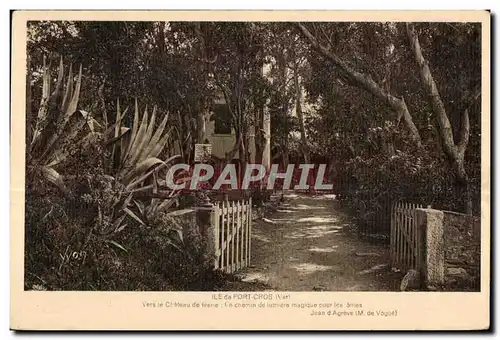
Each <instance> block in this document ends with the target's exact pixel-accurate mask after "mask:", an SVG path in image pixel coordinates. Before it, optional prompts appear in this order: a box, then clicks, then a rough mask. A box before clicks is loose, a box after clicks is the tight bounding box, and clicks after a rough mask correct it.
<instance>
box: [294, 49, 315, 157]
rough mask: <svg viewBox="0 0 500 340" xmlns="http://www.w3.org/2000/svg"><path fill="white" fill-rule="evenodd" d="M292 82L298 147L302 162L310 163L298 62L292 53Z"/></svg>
mask: <svg viewBox="0 0 500 340" xmlns="http://www.w3.org/2000/svg"><path fill="white" fill-rule="evenodd" d="M293 65H294V66H293V82H294V86H295V112H296V113H297V118H298V119H299V127H300V148H301V150H302V155H303V156H304V163H306V164H310V163H311V151H310V149H309V144H308V143H307V135H306V128H305V123H304V113H303V112H302V87H301V86H300V80H299V63H298V61H297V56H296V55H294V61H293Z"/></svg>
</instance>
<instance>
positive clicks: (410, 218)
mask: <svg viewBox="0 0 500 340" xmlns="http://www.w3.org/2000/svg"><path fill="white" fill-rule="evenodd" d="M418 208H422V205H420V204H413V203H403V202H395V203H393V205H392V209H391V249H390V256H391V267H392V268H393V269H397V270H401V271H402V272H407V271H408V270H410V269H417V270H418V269H420V267H421V256H422V254H423V243H422V242H421V230H419V228H418V223H417V219H416V215H417V214H416V209H418Z"/></svg>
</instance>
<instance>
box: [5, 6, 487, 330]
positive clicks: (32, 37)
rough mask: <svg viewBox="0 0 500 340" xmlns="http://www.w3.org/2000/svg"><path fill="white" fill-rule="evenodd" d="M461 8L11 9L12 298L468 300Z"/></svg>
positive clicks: (476, 65)
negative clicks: (15, 256) (15, 66)
mask: <svg viewBox="0 0 500 340" xmlns="http://www.w3.org/2000/svg"><path fill="white" fill-rule="evenodd" d="M477 13H480V14H482V16H481V15H480V16H479V18H480V19H479V20H434V21H432V20H421V19H419V20H401V19H397V20H359V17H358V19H356V20H349V16H348V15H347V16H346V17H345V18H344V20H314V19H308V18H306V17H305V16H304V15H303V16H302V17H301V18H302V20H290V19H288V20H279V21H277V20H265V17H264V19H263V20H209V19H210V18H207V20H199V19H198V20H191V19H186V20H161V18H160V20H156V19H153V18H152V19H150V20H147V19H144V18H145V17H142V18H141V19H140V20H137V19H136V20H134V19H133V16H132V15H130V16H128V17H127V19H125V20H118V19H117V20H114V19H113V15H112V14H111V12H109V13H108V14H107V15H108V17H107V18H108V20H98V19H97V18H96V20H90V19H88V20H87V19H86V20H79V19H74V20H73V19H71V18H69V17H68V19H62V18H63V16H60V15H59V16H58V17H57V18H56V19H54V20H45V19H44V18H43V17H40V18H36V20H32V19H29V18H28V19H27V20H26V21H25V23H24V24H23V25H25V27H24V28H23V30H24V31H23V32H25V44H24V46H23V47H21V48H20V50H21V51H25V55H23V56H22V60H25V64H24V65H23V66H22V69H24V70H25V73H24V74H21V73H16V74H15V75H14V77H17V78H18V79H19V82H21V81H24V83H23V84H24V89H25V91H24V98H25V101H24V103H25V105H24V106H23V107H21V108H20V110H22V109H23V108H24V112H20V111H19V112H17V111H16V112H13V115H12V119H13V120H15V119H18V118H19V119H21V121H22V120H23V119H24V122H25V123H24V125H23V126H22V127H21V129H22V130H23V132H22V133H24V135H23V138H24V140H23V141H22V143H24V144H23V145H17V147H19V148H20V149H19V150H23V151H22V152H20V153H19V154H20V156H19V157H21V156H23V157H24V159H23V160H22V162H24V163H23V164H24V176H22V177H23V178H22V181H23V182H20V183H24V186H23V187H20V188H18V189H20V190H21V191H22V192H23V193H22V194H23V195H24V200H23V201H22V202H19V209H21V210H20V211H22V216H20V220H19V221H22V226H18V228H21V229H23V234H24V236H23V248H22V249H24V250H23V256H22V268H23V269H22V270H21V268H19V270H20V275H22V276H21V277H22V278H23V279H22V288H21V287H20V288H21V289H22V292H19V293H20V294H21V293H22V294H26V293H28V292H37V293H40V294H42V293H43V292H47V291H64V292H87V293H90V292H155V293H168V292H178V293H181V292H185V293H186V292H191V293H195V292H205V293H209V294H210V296H211V298H209V299H208V301H209V302H207V303H206V304H205V302H200V303H199V304H198V306H197V305H196V304H197V303H195V302H194V303H193V302H190V303H186V305H184V302H182V301H180V300H179V302H173V300H172V299H173V298H172V297H170V298H168V300H169V301H171V302H165V301H166V300H167V299H163V300H162V302H161V303H160V302H159V301H153V300H150V301H149V300H148V301H146V299H145V298H141V299H139V300H138V301H139V302H137V305H138V306H139V305H140V306H139V307H141V308H150V309H154V308H156V309H157V308H159V307H162V308H163V307H171V309H169V310H172V309H177V310H178V309H182V308H184V309H185V308H187V309H189V308H193V307H199V308H203V307H204V308H206V309H205V311H207V312H208V311H209V310H212V309H215V310H220V308H221V307H224V308H226V309H228V308H229V307H231V308H233V307H241V308H240V309H239V310H241V309H247V310H248V309H252V308H254V309H256V308H258V307H264V306H266V308H267V309H271V310H274V312H276V311H278V310H279V308H284V307H286V308H291V309H293V308H296V309H297V310H301V312H304V313H307V314H304V315H307V316H311V317H314V316H317V317H321V316H324V315H330V313H333V314H332V315H338V316H340V317H342V316H344V317H352V318H353V319H350V320H353V322H362V321H355V320H356V319H354V318H355V317H356V316H358V317H370V315H371V314H370V311H368V310H365V309H366V308H365V307H363V305H364V306H366V303H365V302H363V301H361V300H360V299H362V297H363V294H367V293H368V292H372V293H373V292H393V293H397V294H409V295H405V296H408V297H410V296H412V295H413V296H415V293H421V292H426V294H437V295H432V296H435V297H434V298H439V296H441V294H446V293H449V292H461V293H475V294H476V295H477V294H480V292H483V293H485V291H484V289H485V287H488V286H485V284H486V283H489V277H485V276H484V268H485V267H484V266H485V263H484V258H485V257H484V256H489V243H488V244H486V243H485V241H484V240H485V234H484V233H487V235H489V228H490V226H489V219H488V224H487V225H485V223H484V222H485V220H484V219H483V220H482V218H484V212H485V211H488V214H489V198H488V197H489V158H488V159H487V160H485V159H483V158H482V155H484V151H485V152H487V153H488V154H489V148H490V145H489V144H484V140H485V139H484V134H485V133H487V134H488V139H487V142H488V143H489V97H488V99H486V100H485V98H484V97H483V96H484V93H485V91H486V89H485V87H484V86H485V84H486V85H487V86H488V89H487V90H488V91H489V80H488V81H487V82H485V79H484V74H485V73H484V71H485V69H484V67H485V64H484V60H485V59H486V60H488V66H487V67H489V51H488V52H486V55H485V52H484V51H483V48H484V46H485V39H487V40H488V42H489V36H488V37H485V36H484V32H485V31H486V30H485V27H484V26H483V25H484V23H485V20H487V21H488V29H487V32H488V34H489V15H488V14H487V13H482V12H476V14H477ZM49 17H50V16H49ZM109 18H111V19H112V20H109ZM117 18H118V17H117ZM285 18H286V16H285ZM18 62H19V61H18ZM486 73H488V71H487V70H486ZM18 88H20V87H18ZM19 95H20V96H23V93H19ZM488 95H489V92H488ZM485 109H486V110H487V111H485ZM22 116H24V117H22ZM485 117H486V118H485ZM484 119H487V123H486V126H487V129H488V131H485V129H484V127H485V121H484ZM21 124H22V123H21ZM488 157H489V156H488ZM485 162H487V164H488V165H487V167H486V168H485V167H484V164H485ZM18 170H19V171H21V169H18ZM485 170H487V171H488V173H487V174H486V177H485V172H484V171H485ZM12 190H14V188H12ZM484 190H486V192H485V191H484ZM485 194H486V195H487V196H485ZM485 197H487V199H486V201H485ZM485 202H486V204H488V206H487V207H485V206H484V204H485ZM484 209H487V210H484ZM482 222H483V223H482ZM488 242H489V239H488ZM485 244H486V246H487V247H488V248H486V249H485V248H484V245H485ZM482 258H483V261H482ZM20 261H21V259H20V260H19V266H21V262H20ZM486 266H487V269H488V271H487V273H489V263H487V264H486ZM482 273H483V276H482V275H481V274H482ZM484 280H486V281H484ZM18 283H19V282H18ZM487 289H489V288H487ZM23 292H24V293H23ZM280 292H287V293H286V294H281V293H280ZM294 292H309V293H313V292H314V293H317V292H320V293H318V294H324V293H333V292H348V293H360V294H357V295H356V297H358V296H359V297H360V299H358V300H350V299H348V298H346V299H344V298H343V300H342V301H340V300H336V298H324V299H323V300H322V303H320V304H313V303H312V302H311V304H310V305H309V302H307V301H305V300H302V302H299V301H295V302H294V301H293V294H294ZM61 294H62V293H61ZM290 294H292V295H290ZM172 296H175V295H172ZM206 296H208V295H206ZM331 296H332V297H335V296H336V295H331ZM419 296H420V295H419ZM245 299H248V301H246V300H245ZM290 299H291V300H290ZM454 299H460V298H459V297H458V296H457V297H455V298H454ZM218 300H221V301H218ZM235 300H245V301H241V303H240V305H238V303H236V305H234V303H235ZM260 301H263V302H262V305H260V304H259V303H260ZM339 301H340V302H339ZM415 301H416V300H415ZM284 303H286V306H285V305H284ZM167 304H169V305H168V306H167ZM200 304H201V305H200ZM245 304H248V305H245ZM200 306H201V307H200ZM313 307H314V308H313ZM337 307H338V308H337ZM140 310H141V309H138V310H135V312H136V313H140ZM226 312H230V311H229V310H227V311H226ZM255 312H258V311H257V310H256V311H255ZM231 313H238V310H233V311H232V312H231ZM266 313H267V312H266ZM327 313H328V314H327ZM343 313H345V314H343ZM372 313H373V317H376V316H379V317H385V318H386V319H387V318H390V317H394V318H396V317H398V316H400V314H399V315H398V310H397V308H389V309H380V310H377V311H376V312H372ZM375 313H376V314H375Z"/></svg>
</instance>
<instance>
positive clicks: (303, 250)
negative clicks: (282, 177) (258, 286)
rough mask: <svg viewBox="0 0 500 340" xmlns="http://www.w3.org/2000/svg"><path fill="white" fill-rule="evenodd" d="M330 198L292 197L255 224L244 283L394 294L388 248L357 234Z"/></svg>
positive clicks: (285, 289)
mask: <svg viewBox="0 0 500 340" xmlns="http://www.w3.org/2000/svg"><path fill="white" fill-rule="evenodd" d="M338 203H339V202H338V201H335V200H334V197H333V196H332V195H330V196H329V195H323V196H303V195H295V194H290V195H287V196H285V202H284V203H283V204H282V205H281V206H280V208H279V209H278V210H277V211H276V212H274V213H272V214H271V216H268V217H267V218H266V219H264V220H259V221H255V222H254V224H253V227H252V228H253V236H252V260H251V264H252V266H251V267H250V268H247V269H246V270H245V271H244V272H243V273H241V274H240V275H241V277H242V280H243V281H245V282H259V283H265V284H267V285H269V286H270V287H271V289H275V290H279V291H315V290H317V291H391V290H392V291H394V290H397V288H398V287H397V284H398V280H395V279H394V275H393V274H391V272H390V268H389V267H388V265H387V264H388V263H389V261H388V260H389V259H388V257H389V249H388V246H387V245H383V244H370V243H369V242H368V241H366V240H360V239H359V238H358V237H357V235H356V234H353V233H352V231H351V229H352V221H351V220H350V219H349V218H348V216H346V215H345V213H343V212H341V211H340V210H339V208H338V207H337V206H338Z"/></svg>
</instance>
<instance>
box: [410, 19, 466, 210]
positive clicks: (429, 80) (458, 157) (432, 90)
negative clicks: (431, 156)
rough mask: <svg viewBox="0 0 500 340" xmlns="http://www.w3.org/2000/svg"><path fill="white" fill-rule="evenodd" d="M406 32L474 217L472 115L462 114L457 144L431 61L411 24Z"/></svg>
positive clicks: (449, 157)
mask: <svg viewBox="0 0 500 340" xmlns="http://www.w3.org/2000/svg"><path fill="white" fill-rule="evenodd" d="M406 30H407V33H408V40H409V42H410V46H411V48H412V51H413V54H414V57H415V61H416V62H417V65H418V67H419V70H420V78H421V80H422V83H423V86H424V90H425V92H426V93H427V95H428V97H429V101H430V102H431V105H432V109H433V112H434V114H435V116H436V120H437V123H438V131H439V136H440V138H441V144H442V146H443V150H444V152H445V154H446V156H447V158H448V161H449V162H450V165H451V166H452V168H453V172H454V175H455V186H456V187H457V188H461V190H462V194H461V196H462V198H463V200H464V208H463V210H464V211H465V213H466V214H469V215H472V195H471V192H470V183H469V178H468V176H467V172H466V170H465V159H464V158H465V150H466V148H467V144H468V142H469V135H470V123H469V112H468V109H467V108H466V109H465V110H464V111H463V112H462V119H461V126H460V134H459V135H460V136H459V142H458V143H455V140H454V137H453V129H452V127H451V124H450V121H449V119H448V115H447V113H446V109H445V107H444V104H443V101H442V100H441V95H440V94H439V91H438V88H437V85H436V82H435V81H434V78H433V77H432V73H431V70H430V68H429V64H428V62H427V60H425V58H424V56H423V54H422V49H421V48H420V42H419V41H418V35H417V33H416V32H415V30H414V28H413V26H412V25H411V24H406Z"/></svg>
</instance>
